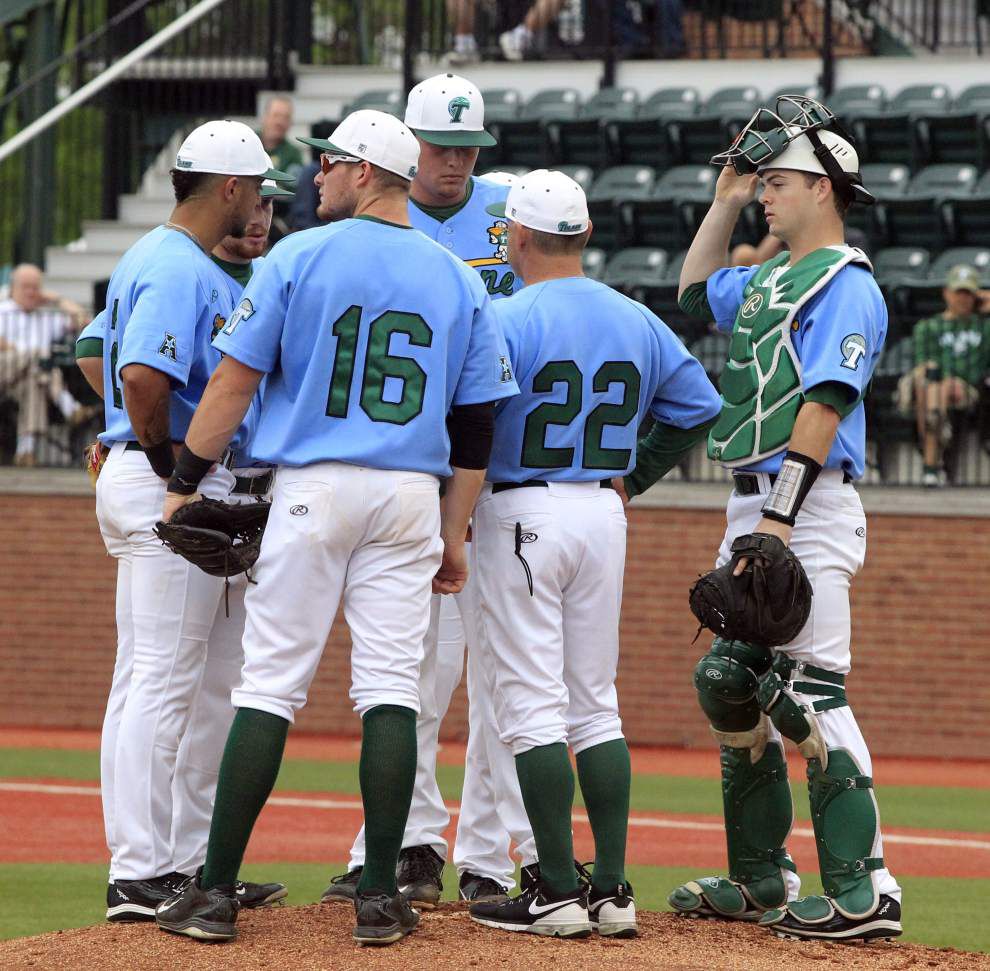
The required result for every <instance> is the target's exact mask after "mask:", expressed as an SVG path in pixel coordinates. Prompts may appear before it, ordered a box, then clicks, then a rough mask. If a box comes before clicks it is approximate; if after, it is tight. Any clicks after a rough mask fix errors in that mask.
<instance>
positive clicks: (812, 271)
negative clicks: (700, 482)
mask: <svg viewBox="0 0 990 971" xmlns="http://www.w3.org/2000/svg"><path fill="white" fill-rule="evenodd" d="M789 259H790V253H788V252H786V251H785V252H783V253H781V254H780V255H779V256H776V257H774V258H773V259H772V260H769V261H767V262H766V263H764V264H763V265H762V266H761V267H760V268H759V269H758V270H757V271H756V274H755V275H754V276H753V278H752V279H751V280H750V281H749V283H747V284H746V288H745V290H743V295H742V303H741V304H740V307H739V310H738V312H737V313H736V319H735V321H734V323H733V325H732V340H731V342H730V344H729V360H728V363H727V364H726V365H725V369H724V370H723V371H722V376H721V378H720V379H719V390H720V391H721V392H722V413H721V414H720V415H719V418H718V421H717V422H716V423H715V426H714V427H713V428H712V430H711V432H709V435H708V457H709V458H710V459H712V460H713V461H716V462H721V463H722V464H723V465H725V466H728V467H729V468H737V467H739V466H743V465H751V464H752V463H754V462H758V461H760V460H761V459H765V458H767V457H768V456H770V455H775V454H776V453H777V452H780V451H782V450H783V449H785V448H786V447H787V443H788V442H789V441H790V440H791V432H792V431H793V429H794V419H795V418H796V417H797V413H798V410H799V409H800V407H801V405H802V404H803V403H804V394H803V390H802V387H801V361H800V359H799V358H798V356H797V352H796V351H795V349H794V345H793V344H792V343H791V326H792V324H793V322H794V320H795V318H796V317H797V314H798V311H799V310H800V309H801V308H802V307H803V306H804V305H805V304H806V303H807V302H808V301H809V300H810V299H811V298H812V297H813V296H814V295H815V294H816V293H818V292H819V291H820V290H822V289H824V288H825V287H826V286H827V285H828V284H829V282H830V281H831V280H832V278H833V277H834V276H835V275H836V273H838V272H839V270H841V269H842V268H843V267H844V266H845V265H846V264H847V263H860V264H862V265H864V266H865V267H866V268H867V269H870V270H872V266H870V262H869V260H868V259H867V258H866V254H865V253H864V252H863V251H862V250H859V249H855V248H854V247H852V246H825V247H823V248H822V249H817V250H814V251H813V252H811V253H809V254H808V255H807V256H805V257H804V259H802V260H800V261H799V262H798V263H797V264H796V265H794V266H788V265H787V261H788V260H789Z"/></svg>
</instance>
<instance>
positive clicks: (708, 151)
mask: <svg viewBox="0 0 990 971" xmlns="http://www.w3.org/2000/svg"><path fill="white" fill-rule="evenodd" d="M759 104H760V93H759V91H758V90H757V89H756V88H754V87H752V86H747V87H735V88H723V89H721V90H719V91H716V92H715V93H714V94H713V95H712V96H711V98H709V99H708V102H707V103H706V104H705V108H704V111H703V113H701V114H699V115H695V116H691V117H685V118H675V119H672V120H670V121H668V122H667V123H666V129H667V134H668V137H669V138H670V142H671V145H672V147H673V150H674V155H675V156H676V158H677V159H678V161H679V162H680V164H682V165H704V164H706V163H707V162H708V161H709V160H710V159H711V157H712V156H713V155H715V154H717V153H718V152H720V151H722V150H723V149H725V148H727V147H728V145H729V143H730V142H731V141H732V138H733V135H732V134H731V128H730V126H731V125H732V124H733V123H735V126H736V128H735V130H736V132H738V129H739V127H741V125H740V122H745V121H748V120H749V118H750V117H751V116H752V114H753V112H754V111H755V110H756V109H757V108H758V107H759Z"/></svg>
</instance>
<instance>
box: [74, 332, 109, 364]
mask: <svg viewBox="0 0 990 971" xmlns="http://www.w3.org/2000/svg"><path fill="white" fill-rule="evenodd" d="M84 357H103V338H102V337H84V338H83V339H82V340H81V341H76V360H77V361H81V360H82V359H83V358H84Z"/></svg>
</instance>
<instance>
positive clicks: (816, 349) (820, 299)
mask: <svg viewBox="0 0 990 971" xmlns="http://www.w3.org/2000/svg"><path fill="white" fill-rule="evenodd" d="M758 269H759V267H758V266H743V267H727V268H726V269H723V270H717V271H716V272H715V273H713V274H712V275H711V276H710V277H709V278H708V285H707V292H708V303H709V304H710V305H711V308H712V313H713V314H714V316H715V324H716V326H717V327H718V329H719V330H722V331H731V330H732V324H733V321H734V320H735V318H736V312H737V311H738V310H739V305H740V303H741V302H742V294H743V290H744V289H745V287H746V284H747V283H748V282H749V281H750V279H751V278H752V277H753V275H754V274H755V273H756V271H757V270H758ZM886 338H887V305H886V304H885V303H884V299H883V295H882V294H881V293H880V288H879V287H878V286H877V282H876V280H874V279H873V274H872V273H870V271H869V270H867V269H866V268H865V267H863V266H858V265H856V264H852V263H850V264H848V265H846V266H844V267H843V268H842V269H841V270H839V272H838V273H836V275H835V276H834V277H833V279H832V280H831V281H830V282H829V283H828V284H827V285H826V286H825V287H824V288H823V289H822V290H821V291H819V292H818V293H816V294H815V295H814V296H813V297H812V298H811V299H810V300H808V302H807V303H806V304H805V305H804V306H803V307H802V308H801V309H800V310H799V311H798V315H797V317H796V318H795V320H794V322H793V324H792V325H791V343H792V344H793V345H794V351H795V353H796V354H797V357H798V360H800V362H801V384H802V386H803V387H804V390H805V391H810V390H811V389H812V388H814V387H815V386H816V385H819V384H822V383H824V382H825V381H838V382H840V383H841V384H844V385H846V386H847V387H849V388H850V389H851V392H852V394H855V395H864V394H865V393H866V388H867V385H868V384H869V383H870V378H871V377H873V370H874V368H875V367H876V365H877V360H878V359H879V357H880V352H881V351H882V350H883V343H884V341H885V340H886ZM852 394H851V395H850V398H852ZM783 460H784V453H783V452H780V453H778V454H777V455H771V456H770V457H769V458H766V459H763V460H762V461H760V462H754V463H753V464H752V465H749V466H746V471H749V472H776V471H778V470H779V469H780V463H781V462H783ZM825 468H826V469H842V470H843V471H844V472H846V473H848V474H849V475H850V476H851V477H852V478H854V479H858V478H860V477H861V476H862V475H863V472H864V470H865V468H866V411H865V409H864V407H863V402H862V401H860V402H859V404H857V405H856V407H855V408H853V409H852V411H850V412H849V414H847V415H846V417H845V418H843V419H842V421H840V422H839V428H838V430H837V432H836V435H835V440H834V441H833V443H832V448H831V449H830V450H829V453H828V458H827V459H826V460H825Z"/></svg>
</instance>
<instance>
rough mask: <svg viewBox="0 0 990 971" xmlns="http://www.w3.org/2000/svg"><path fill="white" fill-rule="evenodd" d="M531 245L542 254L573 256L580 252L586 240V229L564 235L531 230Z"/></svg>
mask: <svg viewBox="0 0 990 971" xmlns="http://www.w3.org/2000/svg"><path fill="white" fill-rule="evenodd" d="M531 232H532V234H533V246H534V247H536V249H537V250H538V251H539V252H540V253H542V254H543V255H544V256H573V255H574V254H576V253H580V252H581V251H582V250H583V249H584V247H585V245H586V244H587V242H588V231H587V230H585V231H584V232H583V233H574V234H572V235H569V236H564V235H563V234H561V233H544V232H541V231H540V230H539V229H534V230H531Z"/></svg>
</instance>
